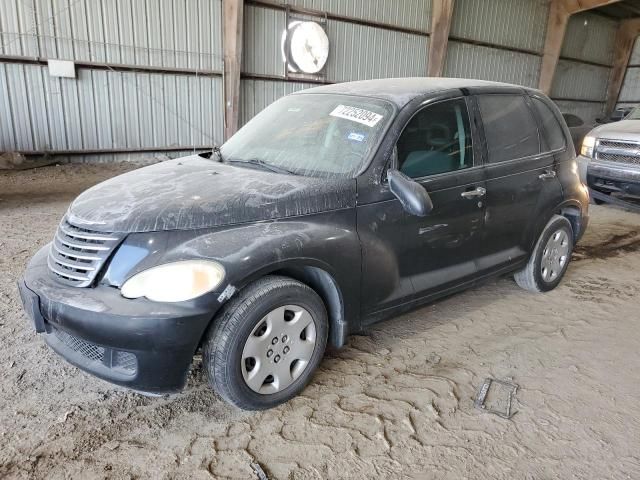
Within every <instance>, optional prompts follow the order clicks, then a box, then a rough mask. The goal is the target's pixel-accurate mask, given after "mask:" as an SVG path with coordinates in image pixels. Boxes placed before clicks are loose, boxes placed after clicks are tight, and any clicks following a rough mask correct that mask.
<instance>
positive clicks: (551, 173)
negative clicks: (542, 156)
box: [538, 170, 556, 180]
mask: <svg viewBox="0 0 640 480" xmlns="http://www.w3.org/2000/svg"><path fill="white" fill-rule="evenodd" d="M538 178H539V179H540V180H546V179H548V178H556V171H555V170H545V172H544V173H541V174H540V175H538Z"/></svg>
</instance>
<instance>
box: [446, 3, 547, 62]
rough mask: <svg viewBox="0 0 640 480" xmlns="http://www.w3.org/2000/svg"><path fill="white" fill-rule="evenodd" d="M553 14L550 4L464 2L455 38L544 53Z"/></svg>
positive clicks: (458, 9)
mask: <svg viewBox="0 0 640 480" xmlns="http://www.w3.org/2000/svg"><path fill="white" fill-rule="evenodd" d="M548 13H549V7H548V2H547V1H546V0H461V1H457V2H456V3H455V7H454V9H453V18H452V21H451V35H452V36H454V37H458V38H464V39H470V40H478V41H482V42H487V43H492V44H497V45H502V46H506V47H513V48H521V49H525V50H532V51H535V52H541V51H542V49H543V47H544V32H545V30H546V25H547V16H548Z"/></svg>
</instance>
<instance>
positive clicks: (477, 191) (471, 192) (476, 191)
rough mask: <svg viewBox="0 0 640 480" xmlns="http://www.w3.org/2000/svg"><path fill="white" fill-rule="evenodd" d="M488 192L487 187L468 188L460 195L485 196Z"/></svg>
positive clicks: (469, 196)
mask: <svg viewBox="0 0 640 480" xmlns="http://www.w3.org/2000/svg"><path fill="white" fill-rule="evenodd" d="M486 193H487V189H486V188H483V187H476V188H475V189H474V190H467V191H466V192H462V193H461V194H460V196H461V197H462V198H475V197H484V196H485V195H486Z"/></svg>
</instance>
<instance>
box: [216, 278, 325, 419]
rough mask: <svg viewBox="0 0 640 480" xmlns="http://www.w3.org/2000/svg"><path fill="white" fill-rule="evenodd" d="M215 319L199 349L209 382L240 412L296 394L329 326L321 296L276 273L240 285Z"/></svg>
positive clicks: (307, 376)
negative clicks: (240, 409) (235, 294)
mask: <svg viewBox="0 0 640 480" xmlns="http://www.w3.org/2000/svg"><path fill="white" fill-rule="evenodd" d="M214 322H215V323H214V325H213V327H212V328H211V330H210V332H209V333H208V334H207V337H206V339H205V343H204V352H203V353H204V366H205V369H206V371H207V374H208V377H209V383H210V384H211V386H212V387H213V389H214V390H215V391H216V392H218V394H220V395H221V396H222V397H223V398H224V399H225V400H227V401H228V402H229V403H231V404H233V405H235V406H237V407H239V408H242V409H245V410H263V409H267V408H271V407H274V406H276V405H279V404H281V403H284V402H286V401H287V400H289V399H290V398H292V397H294V396H295V395H297V394H298V393H299V392H300V391H301V390H302V389H303V388H304V387H305V385H306V384H307V383H308V381H309V380H310V379H311V376H312V375H313V372H314V371H315V369H316V368H317V366H318V365H319V363H320V361H321V360H322V357H323V355H324V350H325V347H326V344H327V336H328V330H329V327H328V320H327V313H326V309H325V307H324V303H323V302H322V299H320V297H319V296H318V295H317V294H316V293H315V292H314V291H313V290H312V289H311V288H309V287H308V286H306V285H304V284H303V283H300V282H298V281H296V280H293V279H290V278H287V277H277V276H268V277H264V278H262V279H260V280H258V281H256V282H254V283H252V284H251V285H249V286H247V287H246V288H244V289H243V290H242V291H241V292H240V293H239V294H238V296H237V297H236V298H234V299H232V300H231V301H230V302H229V303H228V304H227V305H225V307H224V309H223V311H222V314H221V315H220V316H219V317H218V318H216V319H215V320H214Z"/></svg>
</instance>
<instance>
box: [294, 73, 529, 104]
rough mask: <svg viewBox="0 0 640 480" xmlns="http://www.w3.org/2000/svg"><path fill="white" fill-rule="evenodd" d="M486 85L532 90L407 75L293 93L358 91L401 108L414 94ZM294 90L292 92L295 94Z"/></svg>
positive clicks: (505, 84)
mask: <svg viewBox="0 0 640 480" xmlns="http://www.w3.org/2000/svg"><path fill="white" fill-rule="evenodd" d="M483 87H484V88H489V89H491V90H493V89H496V90H500V89H505V90H507V89H513V88H518V89H521V90H532V89H528V88H526V87H522V86H521V85H512V84H509V83H501V82H489V81H486V80H472V79H466V78H445V77H411V78H382V79H377V80H361V81H357V82H344V83H335V84H331V85H323V86H321V87H315V88H309V89H306V90H301V91H299V92H296V93H295V94H297V95H300V94H308V93H334V94H341V95H358V96H361V97H372V98H380V99H383V100H388V101H390V102H392V103H395V104H396V105H397V106H398V107H400V108H402V107H404V106H405V105H406V104H407V103H409V102H410V101H411V100H413V99H414V98H415V97H419V96H423V95H428V94H435V93H439V92H444V91H446V90H455V89H461V88H469V89H472V88H483ZM295 94H294V95H295Z"/></svg>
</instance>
